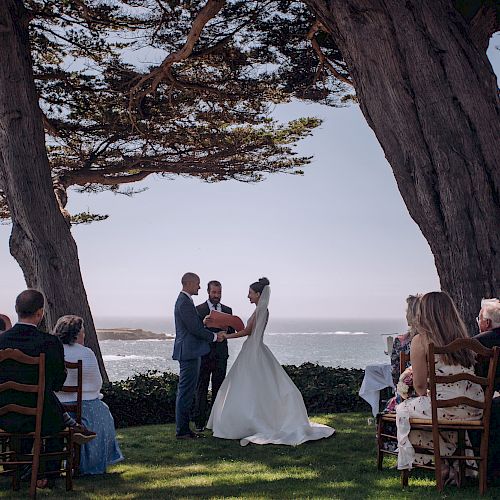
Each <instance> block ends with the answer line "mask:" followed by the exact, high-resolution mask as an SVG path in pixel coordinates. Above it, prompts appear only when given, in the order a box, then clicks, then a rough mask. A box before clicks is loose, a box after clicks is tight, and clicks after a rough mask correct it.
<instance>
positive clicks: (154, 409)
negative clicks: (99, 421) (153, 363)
mask: <svg viewBox="0 0 500 500" xmlns="http://www.w3.org/2000/svg"><path fill="white" fill-rule="evenodd" d="M178 380H179V376H178V375H175V374H173V373H169V372H164V373H160V372H158V371H156V370H149V371H147V372H145V373H140V374H137V375H134V376H133V377H131V378H128V379H127V380H120V381H118V382H110V383H109V384H105V385H104V387H103V391H102V393H103V396H104V398H103V399H104V402H105V403H106V404H107V405H108V406H109V409H110V411H111V414H112V415H113V417H114V419H115V425H116V427H130V426H134V425H148V424H164V423H170V422H175V395H176V392H177V382H178Z"/></svg>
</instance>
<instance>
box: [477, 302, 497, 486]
mask: <svg viewBox="0 0 500 500" xmlns="http://www.w3.org/2000/svg"><path fill="white" fill-rule="evenodd" d="M477 323H478V326H479V332H480V333H479V334H478V335H476V336H475V337H474V338H475V339H477V340H479V342H481V344H483V345H484V346H485V347H488V348H489V349H491V348H492V347H495V346H499V347H500V301H499V300H498V299H483V300H482V301H481V311H480V312H479V316H478V317H477ZM482 375H486V374H484V373H482ZM495 391H497V392H500V365H499V366H498V367H497V373H496V377H495ZM475 444H476V443H475ZM488 480H489V481H491V482H494V483H495V484H497V483H499V484H500V397H494V398H493V402H492V406H491V420H490V439H489V451H488Z"/></svg>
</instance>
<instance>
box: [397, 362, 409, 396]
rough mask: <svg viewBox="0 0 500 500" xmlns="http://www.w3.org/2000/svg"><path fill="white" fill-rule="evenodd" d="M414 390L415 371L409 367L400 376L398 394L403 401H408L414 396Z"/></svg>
mask: <svg viewBox="0 0 500 500" xmlns="http://www.w3.org/2000/svg"><path fill="white" fill-rule="evenodd" d="M412 389H413V370H412V367H411V366H409V367H408V368H407V369H406V370H405V371H404V372H403V373H402V374H401V375H400V376H399V382H398V385H397V386H396V392H397V393H398V394H399V395H400V396H401V398H402V399H408V398H409V397H410V396H411V394H412V392H413V391H412Z"/></svg>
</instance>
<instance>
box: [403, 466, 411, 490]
mask: <svg viewBox="0 0 500 500" xmlns="http://www.w3.org/2000/svg"><path fill="white" fill-rule="evenodd" d="M409 475H410V471H409V470H408V469H403V470H402V471H401V486H403V488H404V487H406V486H408V478H409Z"/></svg>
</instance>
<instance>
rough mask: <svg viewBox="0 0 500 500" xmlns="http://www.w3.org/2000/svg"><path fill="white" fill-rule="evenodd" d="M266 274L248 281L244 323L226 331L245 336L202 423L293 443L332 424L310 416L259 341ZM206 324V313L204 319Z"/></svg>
mask: <svg viewBox="0 0 500 500" xmlns="http://www.w3.org/2000/svg"><path fill="white" fill-rule="evenodd" d="M270 293H271V290H270V288H269V280H268V279H267V278H261V279H260V280H259V281H257V282H255V283H252V284H251V285H250V289H249V291H248V298H249V299H250V302H251V303H252V304H256V306H257V307H256V309H255V312H254V313H253V314H252V316H251V317H250V319H249V320H248V324H247V326H246V327H245V328H244V329H243V330H241V331H239V332H235V333H231V334H228V335H227V338H228V339H231V338H237V337H244V336H248V338H247V339H246V341H245V342H244V343H243V346H242V348H241V351H240V353H239V355H238V357H237V358H236V360H235V362H234V364H233V366H232V367H231V370H230V371H229V373H228V375H227V377H226V378H225V380H224V382H223V383H222V385H221V387H220V389H219V392H218V393H217V398H216V399H215V402H214V404H213V406H212V411H211V413H210V418H209V419H208V424H207V427H208V428H209V429H213V435H214V436H215V437H218V438H224V439H239V440H240V444H241V445H242V446H245V445H247V444H248V443H255V444H286V445H299V444H301V443H304V442H305V441H311V440H315V439H321V438H326V437H329V436H331V435H332V434H333V433H334V432H335V429H332V428H331V427H328V426H326V425H322V424H316V423H314V422H310V421H309V418H308V416H307V411H306V407H305V405H304V401H303V399H302V395H301V394H300V392H299V390H298V389H297V387H296V386H295V384H294V383H293V382H292V381H291V379H290V377H289V376H288V375H287V374H286V372H285V370H284V369H283V368H282V366H281V365H280V364H279V362H278V360H277V359H276V358H275V357H274V356H273V353H272V352H271V351H270V350H269V348H268V347H267V346H266V344H264V342H263V336H264V330H265V328H266V325H267V320H268V318H269V311H268V309H267V306H268V304H269V296H270ZM205 322H206V325H207V326H209V327H210V318H209V317H207V318H206V319H205Z"/></svg>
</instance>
